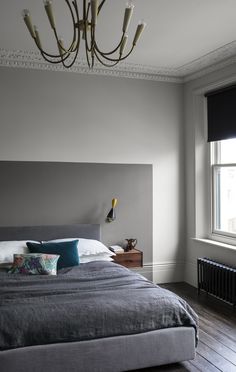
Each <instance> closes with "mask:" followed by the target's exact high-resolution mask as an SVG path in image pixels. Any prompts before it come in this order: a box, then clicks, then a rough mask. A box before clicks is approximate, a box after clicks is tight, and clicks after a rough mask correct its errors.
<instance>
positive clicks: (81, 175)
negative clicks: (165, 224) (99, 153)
mask: <svg viewBox="0 0 236 372" xmlns="http://www.w3.org/2000/svg"><path fill="white" fill-rule="evenodd" d="M0 174H1V182H0V205H1V212H0V226H33V225H57V224H58V225H60V224H61V225H62V224H63V223H65V221H66V223H68V224H73V223H99V224H101V232H102V241H103V242H104V243H105V244H107V245H110V244H119V243H124V239H125V238H129V237H131V238H132V237H134V238H137V239H138V247H140V249H142V250H143V253H144V262H152V166H151V165H124V164H122V165H120V164H90V163H51V162H0ZM113 197H117V198H118V205H117V208H116V214H117V219H116V220H115V221H114V222H112V223H106V222H105V219H106V215H107V213H108V212H109V210H110V208H111V200H112V198H113Z"/></svg>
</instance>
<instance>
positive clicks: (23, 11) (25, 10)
mask: <svg viewBox="0 0 236 372" xmlns="http://www.w3.org/2000/svg"><path fill="white" fill-rule="evenodd" d="M21 14H22V17H23V18H25V17H29V16H30V11H29V10H28V9H23V10H22V12H21Z"/></svg>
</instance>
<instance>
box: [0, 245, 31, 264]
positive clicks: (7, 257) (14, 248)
mask: <svg viewBox="0 0 236 372" xmlns="http://www.w3.org/2000/svg"><path fill="white" fill-rule="evenodd" d="M28 241H31V240H14V241H2V242H0V263H7V262H11V263H12V262H13V255H14V253H18V254H22V253H29V249H28V247H27V245H26V242H28Z"/></svg>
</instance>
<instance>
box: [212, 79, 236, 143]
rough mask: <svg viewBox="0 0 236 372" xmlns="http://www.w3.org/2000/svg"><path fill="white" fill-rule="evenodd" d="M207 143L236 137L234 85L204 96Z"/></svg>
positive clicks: (235, 89)
mask: <svg viewBox="0 0 236 372" xmlns="http://www.w3.org/2000/svg"><path fill="white" fill-rule="evenodd" d="M205 96H206V97H207V119H208V142H213V141H221V140H225V139H230V138H235V137H236V85H233V86H230V87H226V88H224V89H221V90H218V91H215V92H210V93H207V94H205Z"/></svg>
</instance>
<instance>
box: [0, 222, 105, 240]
mask: <svg viewBox="0 0 236 372" xmlns="http://www.w3.org/2000/svg"><path fill="white" fill-rule="evenodd" d="M62 238H86V239H96V240H100V239H101V231H100V225H98V224H77V225H55V226H46V225H45V226H14V227H12V226H9V227H0V241H4V240H5V241H7V240H27V239H29V240H51V239H62Z"/></svg>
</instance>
